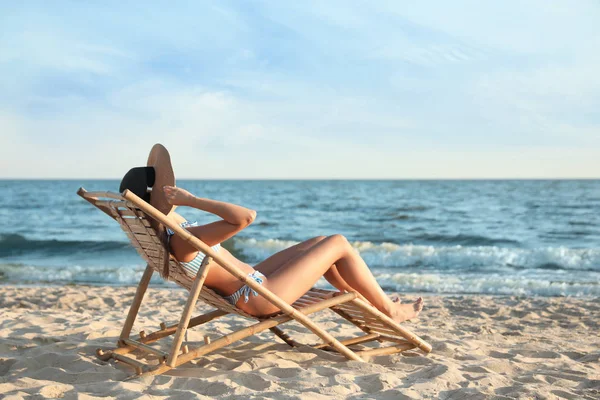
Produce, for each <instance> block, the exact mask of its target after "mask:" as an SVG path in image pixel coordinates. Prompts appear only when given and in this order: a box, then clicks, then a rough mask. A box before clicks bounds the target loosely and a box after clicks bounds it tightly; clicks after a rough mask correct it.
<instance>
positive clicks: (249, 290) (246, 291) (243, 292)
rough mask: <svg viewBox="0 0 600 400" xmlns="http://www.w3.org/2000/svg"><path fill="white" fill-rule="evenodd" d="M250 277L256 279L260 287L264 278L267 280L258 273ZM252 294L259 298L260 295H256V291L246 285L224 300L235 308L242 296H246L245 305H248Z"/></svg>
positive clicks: (255, 272)
mask: <svg viewBox="0 0 600 400" xmlns="http://www.w3.org/2000/svg"><path fill="white" fill-rule="evenodd" d="M248 277H249V278H251V279H254V280H255V281H256V283H258V284H259V285H262V283H263V278H266V276H264V275H263V274H261V273H260V272H258V271H254V272H251V273H249V274H248ZM250 293H252V294H253V295H254V296H255V297H256V296H258V293H256V291H255V290H252V288H251V287H250V286H248V285H244V286H242V287H241V288H239V289H238V290H237V291H236V292H235V293H233V294H230V295H229V296H223V299H225V300H226V301H227V302H228V303H230V304H233V305H234V306H235V305H236V304H237V302H238V300H239V299H240V298H241V297H242V296H244V303H247V302H248V300H249V299H250Z"/></svg>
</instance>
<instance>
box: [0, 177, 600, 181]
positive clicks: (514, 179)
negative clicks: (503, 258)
mask: <svg viewBox="0 0 600 400" xmlns="http://www.w3.org/2000/svg"><path fill="white" fill-rule="evenodd" d="M120 179H122V178H81V177H76V178H35V177H27V178H10V177H9V178H4V177H0V181H76V180H82V181H119V180H120ZM177 180H182V181H594V180H600V176H598V177H556V178H548V177H544V178H540V177H537V178H536V177H524V178H515V177H504V178H475V177H471V178H469V177H463V178H447V177H446V178H444V177H440V178H418V177H416V178H178V179H177Z"/></svg>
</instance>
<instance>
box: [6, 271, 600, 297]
mask: <svg viewBox="0 0 600 400" xmlns="http://www.w3.org/2000/svg"><path fill="white" fill-rule="evenodd" d="M144 268H145V267H144V265H143V264H138V265H127V266H120V267H115V266H102V267H91V266H81V265H70V266H64V267H60V268H59V267H40V266H33V265H26V264H0V283H18V284H22V283H26V284H27V283H38V284H39V283H42V284H72V283H75V284H88V285H89V284H91V285H94V284H97V285H136V284H137V283H138V282H139V280H140V278H141V276H142V274H143V271H144ZM373 274H374V275H375V278H376V279H377V281H378V282H379V283H380V285H381V286H382V287H383V288H384V290H385V291H386V292H401V293H431V294H483V295H511V296H532V295H535V296H600V284H598V280H597V279H596V280H592V281H577V280H576V279H575V280H573V279H571V278H572V276H571V274H563V275H556V274H550V275H544V274H540V275H536V276H531V275H518V274H517V275H510V276H507V275H504V274H498V273H490V274H481V273H475V274H473V273H468V272H467V273H465V272H462V273H459V272H452V273H435V272H426V273H417V272H408V273H405V272H389V271H385V270H379V269H374V270H373ZM594 274H597V273H594ZM599 277H600V275H599ZM151 282H152V284H154V285H165V286H172V287H175V284H173V283H170V282H165V281H163V280H162V279H160V278H159V277H158V274H155V276H154V277H153V279H152V281H151ZM316 286H318V287H325V288H331V286H330V285H329V284H328V283H327V282H326V281H325V280H324V279H323V278H321V279H320V280H319V281H318V282H317V283H316Z"/></svg>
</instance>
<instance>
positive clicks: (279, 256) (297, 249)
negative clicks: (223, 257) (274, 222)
mask: <svg viewBox="0 0 600 400" xmlns="http://www.w3.org/2000/svg"><path fill="white" fill-rule="evenodd" d="M323 239H325V236H316V237H314V238H312V239H308V240H305V241H304V242H301V243H298V244H295V245H293V246H291V247H288V248H287V249H284V250H281V251H279V252H277V253H275V254H273V255H272V256H270V257H269V258H267V259H265V260H264V261H261V262H260V263H258V264H256V265H255V266H254V269H255V270H257V271H259V272H261V273H263V274H264V275H266V276H267V278H268V277H269V276H270V275H271V274H272V273H273V272H275V271H277V270H278V269H279V268H281V267H282V266H283V265H285V263H287V262H288V261H290V260H291V259H293V258H295V257H298V256H299V255H301V254H302V253H304V252H306V251H309V250H310V249H311V248H312V247H313V246H314V245H315V244H317V243H319V242H320V241H322V240H323ZM323 277H324V278H325V279H326V280H327V282H329V283H330V284H331V285H332V286H333V287H335V288H336V289H337V290H339V291H341V292H343V291H346V292H350V291H353V292H354V291H355V290H354V289H352V287H351V286H350V285H348V283H347V282H346V281H345V280H344V278H342V276H341V275H340V273H339V272H338V270H337V267H336V266H335V264H333V265H332V266H331V267H330V268H329V269H328V270H327V272H325V273H324V274H323ZM357 294H358V296H359V297H360V298H361V300H364V301H367V302H368V300H367V299H365V298H364V296H362V295H361V294H360V293H358V292H357Z"/></svg>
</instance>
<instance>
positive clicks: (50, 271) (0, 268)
mask: <svg viewBox="0 0 600 400" xmlns="http://www.w3.org/2000/svg"><path fill="white" fill-rule="evenodd" d="M145 267H146V266H145V265H144V264H135V265H124V266H119V267H116V266H104V267H99V266H82V265H69V266H64V267H60V268H59V267H48V266H33V265H23V264H1V265H0V272H1V273H2V276H3V280H6V281H8V282H11V283H20V282H26V283H31V282H41V283H81V284H94V283H101V284H112V285H115V284H116V285H130V284H137V283H138V282H139V280H140V278H141V277H142V274H143V273H144V269H145ZM163 282H164V281H163V280H162V279H160V278H159V277H158V275H157V274H156V275H155V276H154V277H153V278H152V283H155V284H161V283H163Z"/></svg>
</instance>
